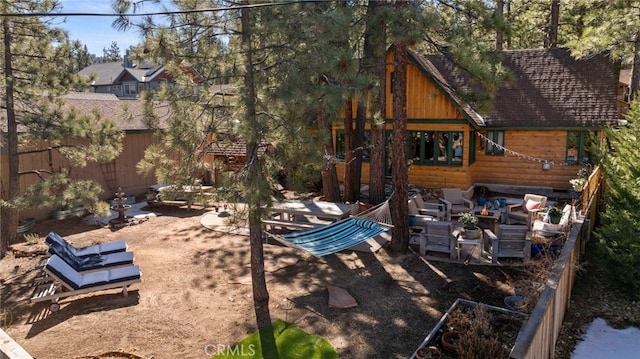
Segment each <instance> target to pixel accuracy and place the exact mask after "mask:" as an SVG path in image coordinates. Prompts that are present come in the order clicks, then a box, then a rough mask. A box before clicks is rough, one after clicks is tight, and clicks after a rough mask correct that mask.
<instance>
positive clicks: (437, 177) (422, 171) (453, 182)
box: [333, 121, 473, 188]
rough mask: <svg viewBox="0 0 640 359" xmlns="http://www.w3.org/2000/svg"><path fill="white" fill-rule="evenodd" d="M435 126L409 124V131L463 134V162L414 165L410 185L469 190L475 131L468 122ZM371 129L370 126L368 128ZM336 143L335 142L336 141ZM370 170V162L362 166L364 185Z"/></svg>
mask: <svg viewBox="0 0 640 359" xmlns="http://www.w3.org/2000/svg"><path fill="white" fill-rule="evenodd" d="M433 122H434V123H433V124H429V123H409V124H408V125H407V130H409V131H455V132H463V136H462V137H463V148H464V153H463V161H462V164H461V165H420V164H414V165H412V166H411V167H410V168H409V183H411V184H413V185H416V186H419V187H425V188H442V187H459V188H468V187H469V186H471V185H472V184H473V178H472V176H470V172H469V143H470V139H469V137H470V136H471V135H470V133H471V131H472V130H473V129H472V128H471V126H469V125H468V124H466V122H464V123H463V122H461V123H459V124H439V123H437V121H433ZM386 128H387V130H388V131H391V130H392V129H393V126H392V125H391V124H387V126H386ZM339 129H344V126H342V125H338V124H336V125H335V126H334V136H333V138H334V139H335V138H336V136H335V130H339ZM366 129H367V130H368V129H369V126H368V125H367V126H366ZM334 141H335V140H334ZM336 167H337V172H338V181H340V182H344V172H345V171H344V163H342V162H341V163H338V164H337V166H336ZM369 170H370V166H369V163H368V162H363V164H362V176H361V181H362V183H369Z"/></svg>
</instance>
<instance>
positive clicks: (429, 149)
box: [336, 130, 464, 165]
mask: <svg viewBox="0 0 640 359" xmlns="http://www.w3.org/2000/svg"><path fill="white" fill-rule="evenodd" d="M463 135H464V133H463V132H456V131H408V132H407V158H408V159H410V160H411V161H412V162H413V163H414V164H417V165H443V164H444V165H461V164H462V159H463V155H464V150H463V144H464V141H463ZM370 138H371V132H370V131H368V130H367V131H365V141H364V146H363V147H364V149H363V151H362V159H363V161H369V160H370V149H369V144H370V143H371V141H370ZM386 140H387V154H386V155H387V157H388V158H391V157H392V156H393V154H392V151H391V131H387V136H386ZM336 157H337V158H340V159H344V158H345V144H344V130H336Z"/></svg>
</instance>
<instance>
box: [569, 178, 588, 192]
mask: <svg viewBox="0 0 640 359" xmlns="http://www.w3.org/2000/svg"><path fill="white" fill-rule="evenodd" d="M569 183H571V186H573V190H574V191H576V192H581V191H582V188H583V187H584V185H585V184H586V183H587V180H586V179H584V178H573V179H570V180H569Z"/></svg>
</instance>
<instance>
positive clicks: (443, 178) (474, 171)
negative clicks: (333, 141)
mask: <svg viewBox="0 0 640 359" xmlns="http://www.w3.org/2000/svg"><path fill="white" fill-rule="evenodd" d="M342 128H343V127H342V126H339V125H337V126H335V128H334V129H342ZM387 129H388V130H391V129H392V126H391V125H387ZM407 129H408V130H409V131H459V132H463V133H464V134H463V139H464V145H463V148H464V155H463V162H462V165H461V166H456V165H420V164H414V165H412V166H411V168H410V169H409V183H411V184H413V185H416V186H419V187H424V188H444V187H457V188H465V189H466V188H468V187H469V186H471V185H473V184H474V183H492V184H504V185H514V186H517V185H521V186H535V187H550V188H553V189H555V190H560V191H566V190H569V189H571V184H570V183H569V180H570V179H572V178H575V177H576V174H577V172H578V170H579V169H580V168H582V166H580V165H566V164H565V161H564V160H565V153H566V141H567V132H566V131H564V130H553V131H506V132H505V142H504V145H505V147H506V148H507V149H508V150H510V151H514V152H516V153H517V154H514V153H513V152H510V151H505V154H504V155H487V154H486V153H485V150H484V145H483V140H482V138H481V137H480V136H477V137H476V139H475V143H476V148H475V151H476V153H475V157H476V160H475V162H474V163H472V164H471V165H469V151H470V147H469V142H470V138H469V137H470V136H471V131H472V130H473V129H472V128H471V126H469V125H466V124H424V123H409V124H408V125H407ZM334 138H335V133H334ZM536 144H537V145H536ZM542 159H545V160H548V161H549V162H550V163H551V168H550V169H549V170H543V169H542V162H541V160H542ZM337 169H338V179H339V180H340V181H343V180H344V164H343V163H339V164H338V166H337ZM361 180H362V183H365V184H367V183H369V163H368V162H364V163H363V164H362V179H361Z"/></svg>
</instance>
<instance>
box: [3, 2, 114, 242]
mask: <svg viewBox="0 0 640 359" xmlns="http://www.w3.org/2000/svg"><path fill="white" fill-rule="evenodd" d="M0 6H1V8H0V10H1V11H2V13H5V14H14V13H15V14H19V13H31V12H35V13H47V12H55V11H56V7H55V4H51V2H49V1H39V0H31V1H28V0H25V1H13V2H10V3H7V2H3V3H2V4H1V5H0ZM1 35H2V38H3V46H2V53H3V58H2V63H1V67H2V71H3V74H4V76H3V80H4V82H3V84H2V90H1V91H2V96H3V98H4V102H5V105H6V113H7V117H6V118H7V124H6V128H7V139H6V143H3V146H4V147H5V148H6V153H7V160H8V174H9V176H8V177H9V181H8V184H7V187H6V192H4V191H5V189H3V193H6V197H5V196H4V195H3V201H2V241H1V248H0V249H1V254H4V253H5V252H6V250H7V249H8V244H9V243H10V242H12V241H15V240H16V239H17V226H18V216H17V214H18V210H19V209H20V208H35V207H45V208H46V207H52V206H60V205H69V206H77V205H80V204H81V205H84V206H85V207H86V208H87V209H89V210H91V211H95V212H96V213H100V214H103V215H104V214H106V213H109V207H108V204H107V203H106V202H102V201H100V200H99V198H98V196H99V194H100V193H101V192H102V189H101V188H100V187H99V185H97V184H96V183H94V182H91V181H84V180H74V179H71V178H69V175H68V173H69V171H70V169H69V168H63V169H62V171H60V172H54V171H53V169H50V168H47V169H36V170H33V171H29V172H26V173H21V172H20V167H19V166H20V154H21V147H20V143H21V141H26V142H31V143H38V144H42V146H43V147H44V148H45V149H44V150H43V152H44V153H46V151H48V149H47V147H49V148H51V150H53V151H58V152H59V153H60V154H61V155H62V156H63V157H65V158H66V159H68V160H69V162H70V163H71V165H72V166H84V165H86V163H87V161H108V160H111V159H113V158H114V157H115V156H116V155H117V154H118V153H119V152H120V151H121V143H120V139H121V136H122V134H121V132H120V130H119V129H118V128H116V127H115V126H114V125H113V123H112V122H110V121H102V120H101V119H100V118H99V116H98V115H94V116H84V115H80V114H79V113H78V111H77V110H73V109H68V108H64V107H63V103H64V102H63V100H62V99H61V98H60V95H62V94H64V93H65V92H67V91H69V89H78V88H82V87H83V86H86V79H83V78H80V77H78V76H76V75H75V73H71V72H69V69H70V68H73V66H72V65H71V61H72V56H71V49H72V45H71V44H70V43H69V41H68V38H67V36H66V33H64V32H63V31H61V30H59V29H56V28H52V27H49V25H48V24H47V23H46V22H43V21H42V20H40V19H39V18H36V17H29V16H5V17H3V18H2V34H1ZM18 131H20V132H18ZM67 139H71V140H79V139H84V140H83V142H81V144H78V145H70V144H69V143H68V142H67V141H66V140H67ZM22 175H30V176H35V175H37V176H39V177H40V180H39V181H38V182H36V183H34V184H33V185H32V186H30V187H29V188H27V189H26V191H23V190H21V188H20V183H19V179H20V176H22ZM4 185H5V184H4V183H3V186H4Z"/></svg>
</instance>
